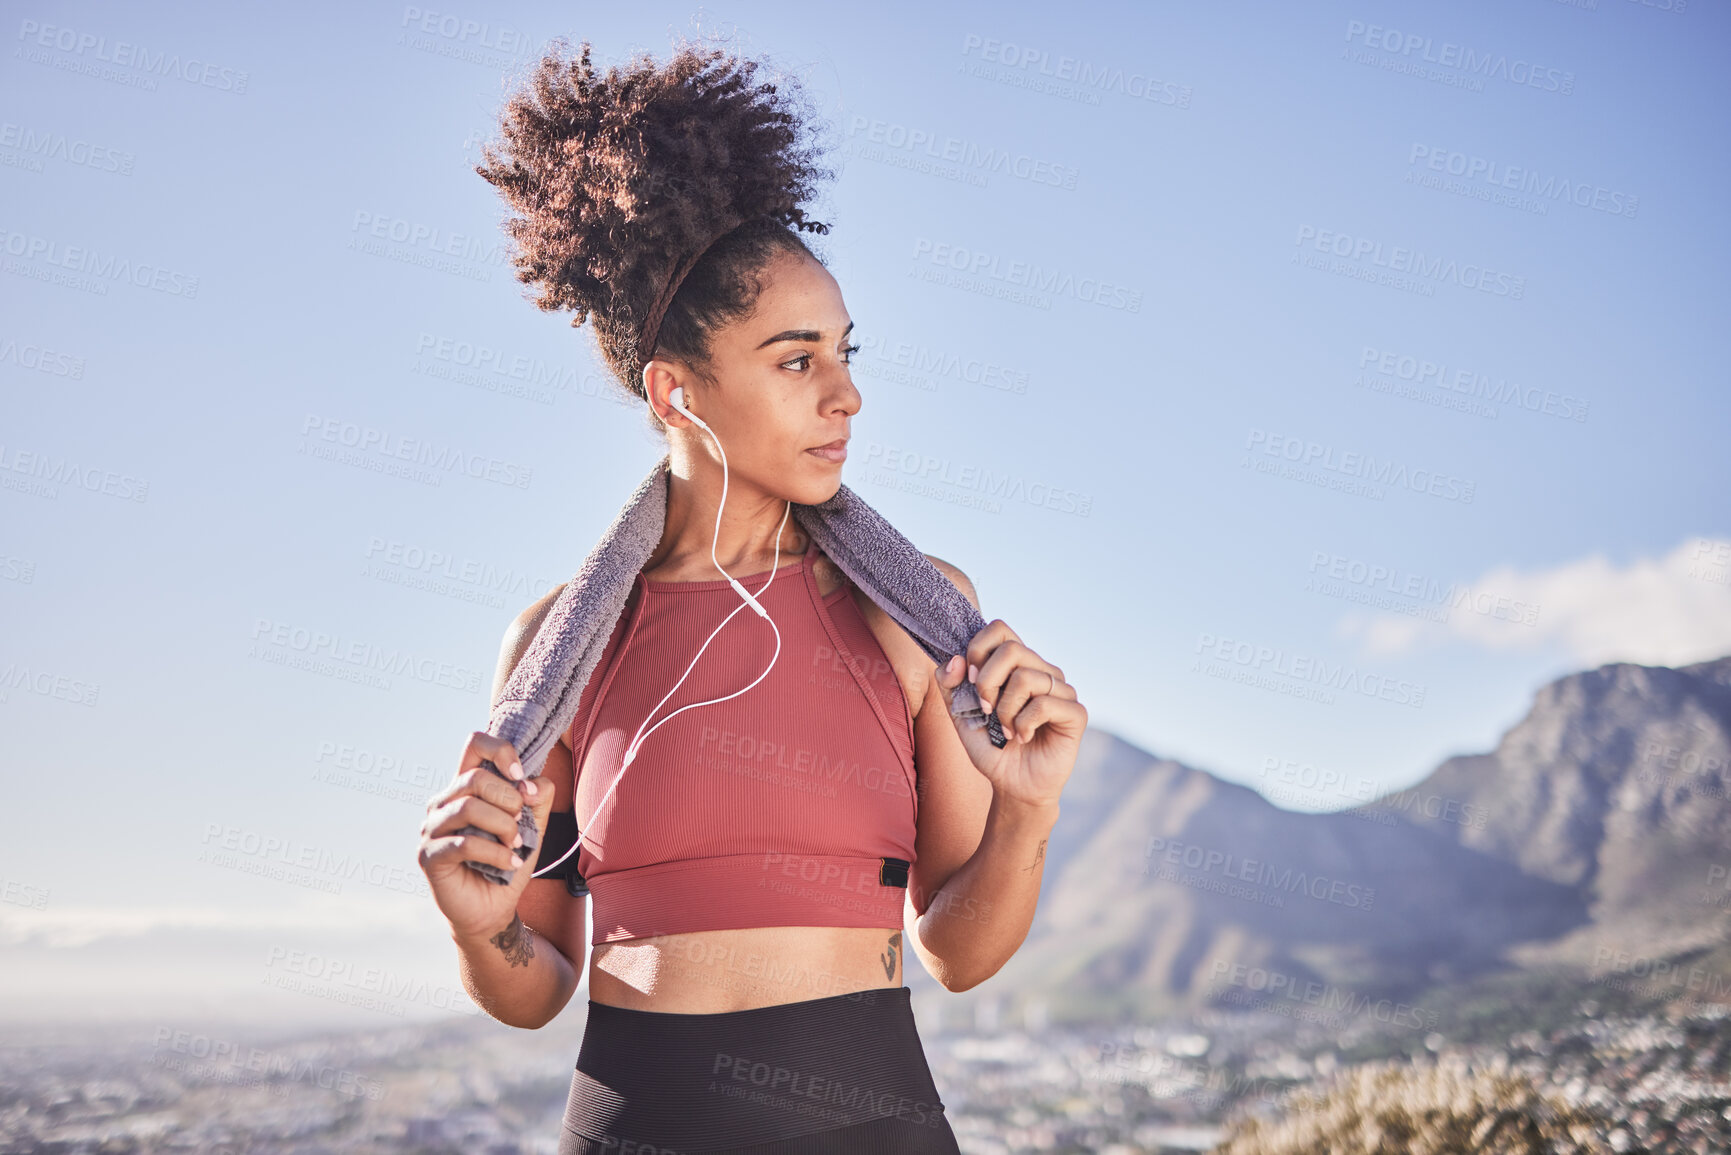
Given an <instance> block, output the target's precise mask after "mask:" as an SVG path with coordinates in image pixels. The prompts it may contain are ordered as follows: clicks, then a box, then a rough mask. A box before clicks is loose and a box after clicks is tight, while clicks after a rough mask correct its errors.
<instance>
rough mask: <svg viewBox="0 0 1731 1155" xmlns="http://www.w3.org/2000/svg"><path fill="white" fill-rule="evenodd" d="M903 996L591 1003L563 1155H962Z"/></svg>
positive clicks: (893, 990)
mask: <svg viewBox="0 0 1731 1155" xmlns="http://www.w3.org/2000/svg"><path fill="white" fill-rule="evenodd" d="M910 998H911V992H910V991H909V990H908V988H907V987H905V986H904V987H878V988H874V989H871V990H864V991H856V992H854V993H852V994H845V995H831V996H829V997H827V998H821V999H805V1000H803V1001H801V1002H796V1003H782V1004H779V1005H776V1006H769V1007H754V1008H752V1009H750V1010H744V1011H724V1012H721V1013H718V1014H707V1015H698V1014H672V1013H668V1012H664V1011H637V1010H627V1009H625V1008H623V1007H614V1006H609V1005H607V1004H606V1003H598V1002H596V1001H595V1000H593V999H591V1000H589V1017H588V1020H587V1021H586V1023H585V1026H584V1029H583V1045H582V1047H581V1048H580V1050H579V1051H578V1054H577V1070H576V1071H575V1073H574V1074H573V1075H572V1077H571V1098H570V1101H569V1102H568V1103H567V1104H566V1108H565V1128H564V1132H563V1134H562V1135H561V1137H560V1142H559V1155H687V1153H688V1152H703V1153H705V1155H820V1153H821V1155H855V1153H856V1152H857V1153H858V1155H960V1149H959V1148H958V1147H957V1146H956V1137H955V1133H954V1132H953V1131H951V1130H950V1124H949V1120H948V1119H947V1118H945V1116H944V1104H943V1101H942V1100H941V1099H940V1098H939V1097H938V1089H937V1086H936V1085H935V1084H934V1083H933V1082H932V1073H931V1069H930V1068H929V1067H928V1066H927V1065H926V1054H925V1050H924V1048H923V1047H922V1046H921V1045H920V1037H919V1032H918V1031H917V1029H916V1028H915V1025H914V1015H913V1007H912V1004H911V1003H910V1001H909V1000H910Z"/></svg>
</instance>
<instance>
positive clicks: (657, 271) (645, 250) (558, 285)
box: [475, 40, 835, 398]
mask: <svg viewBox="0 0 1731 1155" xmlns="http://www.w3.org/2000/svg"><path fill="white" fill-rule="evenodd" d="M567 50H568V44H567V42H565V41H564V40H559V41H555V42H554V46H553V48H552V49H551V50H550V51H549V52H548V53H547V54H546V55H545V56H543V57H542V59H541V60H540V62H539V63H538V64H537V65H535V66H534V69H533V72H532V74H531V76H530V77H529V79H528V81H527V82H526V83H525V84H524V85H523V86H522V87H521V88H520V89H518V90H517V91H516V92H514V93H513V94H512V95H511V96H510V97H509V99H508V100H507V101H506V103H505V106H504V109H503V111H502V113H501V115H500V132H501V139H499V140H496V141H492V142H489V143H488V144H487V145H486V146H484V148H483V149H482V157H483V163H481V164H479V165H476V166H475V172H476V173H478V174H479V175H480V176H481V177H482V178H483V179H485V180H486V181H488V182H489V183H491V184H492V185H494V186H495V187H496V188H497V189H498V190H499V192H500V193H501V194H502V195H503V197H504V199H505V201H506V202H507V204H508V205H509V206H510V208H511V209H512V210H514V213H515V214H516V215H512V216H509V217H508V218H507V220H506V222H505V229H506V232H507V233H508V234H509V236H510V237H511V240H512V242H513V244H512V247H513V249H514V252H513V253H512V262H513V264H514V265H515V266H516V269H517V274H516V275H517V279H518V280H519V281H522V282H523V283H525V284H538V285H539V286H540V290H539V294H538V295H537V296H536V297H535V304H536V305H537V306H538V307H539V308H541V309H542V310H545V311H548V312H552V311H555V310H561V309H570V310H573V311H574V312H575V313H576V316H575V317H573V318H572V321H571V325H572V327H573V328H576V327H580V326H581V325H582V324H583V323H584V321H586V320H589V319H590V318H591V316H593V320H594V332H595V335H596V342H597V344H598V345H599V347H600V350H601V354H602V357H603V359H604V360H605V361H606V363H607V366H608V368H609V369H610V370H611V372H612V373H613V375H614V377H615V378H616V379H617V380H618V381H619V383H620V384H621V385H623V386H624V387H625V388H626V389H627V390H629V391H630V392H631V393H632V394H634V395H636V396H637V397H640V398H642V397H644V391H643V366H644V365H645V364H646V363H647V361H648V359H649V358H648V357H645V356H643V355H642V353H641V352H640V350H639V345H640V343H641V341H642V340H643V338H644V336H645V332H646V329H648V327H649V326H650V325H652V324H653V320H654V319H653V316H652V312H653V310H654V307H655V305H656V304H657V298H658V297H659V296H660V295H661V294H662V293H663V292H664V290H665V288H666V287H667V285H668V283H669V278H670V277H671V276H672V275H673V274H674V272H675V270H676V268H677V267H679V266H680V265H681V264H682V263H683V262H687V261H689V260H690V258H691V257H692V256H693V255H694V254H695V253H696V252H697V250H698V249H700V248H701V247H702V246H704V245H705V244H709V243H710V242H711V241H712V240H713V241H714V243H713V244H709V248H708V249H707V250H706V251H705V252H704V253H703V255H702V257H701V258H700V259H699V260H698V261H697V263H696V264H695V265H694V266H692V268H691V269H690V271H689V272H688V273H687V274H686V275H685V278H684V280H683V281H682V282H681V283H680V285H679V289H678V292H677V293H676V294H675V295H674V297H673V300H672V302H671V303H670V304H668V305H667V308H666V315H665V317H664V318H663V319H662V320H661V322H660V328H659V330H658V331H657V334H656V337H657V339H656V342H655V347H654V349H653V350H651V353H652V354H653V355H655V356H660V357H665V358H669V359H675V360H678V361H680V362H681V363H683V364H685V365H686V366H688V367H689V368H690V369H691V370H692V371H693V372H695V373H696V374H698V375H699V376H700V377H701V378H702V379H704V380H705V381H711V382H713V380H714V377H713V375H712V373H711V372H710V367H709V362H710V353H711V348H712V346H711V338H712V336H713V334H714V333H715V332H716V331H717V330H718V329H719V328H721V327H722V326H724V325H726V324H727V323H728V322H730V321H733V320H735V319H737V318H739V317H742V316H745V315H746V314H748V313H750V312H751V310H752V309H753V307H754V306H755V304H756V301H757V297H758V295H759V294H760V293H761V292H762V287H763V278H762V274H763V271H764V269H765V267H766V266H768V265H769V264H770V263H771V262H772V261H773V260H774V259H775V258H777V257H779V256H781V255H783V254H804V255H805V256H807V257H810V258H812V259H814V260H818V261H819V262H820V263H822V262H821V258H819V257H818V256H817V255H816V254H815V253H813V252H812V251H811V250H810V249H809V248H807V247H806V244H805V242H804V241H803V240H802V239H801V238H800V236H799V232H814V233H820V234H821V233H827V232H828V231H829V226H828V225H826V224H823V223H821V222H818V221H814V220H811V219H810V218H809V217H808V216H807V215H806V213H805V211H804V210H803V209H802V208H801V207H800V204H801V202H803V201H805V200H806V199H808V198H809V197H810V196H811V195H812V193H813V190H814V186H815V184H816V183H817V182H818V181H819V180H821V179H828V178H831V177H833V176H834V175H835V174H834V172H833V171H831V170H829V169H826V168H820V167H818V166H817V163H816V160H817V156H818V149H817V147H816V145H815V144H814V143H813V142H812V139H811V136H810V133H809V129H808V120H809V117H806V116H802V115H800V114H801V113H802V112H803V111H804V106H803V99H802V98H801V95H800V91H799V88H798V86H797V84H796V83H794V82H793V81H792V80H791V79H788V78H781V82H780V83H776V84H772V83H762V82H758V83H754V81H753V77H754V74H755V72H756V70H757V68H758V65H757V63H756V62H754V61H750V60H742V59H740V58H739V57H738V56H736V55H734V54H732V53H729V52H726V51H724V50H721V49H718V48H697V47H692V46H690V45H686V46H683V47H681V48H679V49H677V50H676V51H675V52H674V53H673V55H672V56H671V58H670V59H669V60H668V61H667V63H666V64H665V65H657V64H656V63H655V61H654V60H653V59H652V58H651V57H650V55H649V54H648V53H647V52H644V53H640V54H639V55H637V56H636V57H634V58H633V59H632V60H631V61H630V62H629V63H628V64H627V65H626V66H625V67H618V66H615V67H612V68H609V69H608V70H607V73H606V74H605V75H604V76H597V75H596V72H595V69H594V67H593V66H592V65H591V64H590V61H589V55H590V46H589V42H588V41H584V42H583V44H582V51H581V55H580V56H579V57H578V58H577V59H576V60H568V59H566V58H565V54H566V51H567ZM790 225H791V226H793V228H792V229H790V228H789V227H788V226H790ZM794 230H798V231H797V232H796V231H794ZM718 234H719V239H716V238H717V237H718Z"/></svg>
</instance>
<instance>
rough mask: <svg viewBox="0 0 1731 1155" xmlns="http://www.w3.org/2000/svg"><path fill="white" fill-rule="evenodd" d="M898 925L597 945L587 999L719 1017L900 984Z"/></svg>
mask: <svg viewBox="0 0 1731 1155" xmlns="http://www.w3.org/2000/svg"><path fill="white" fill-rule="evenodd" d="M902 939H903V934H902V930H901V928H900V927H883V928H879V927H857V926H762V927H747V928H742V929H736V930H703V931H692V932H690V933H686V934H664V935H657V936H655V937H653V938H641V939H628V940H625V941H622V942H604V943H597V944H595V945H594V946H592V947H590V949H589V997H590V998H591V999H592V1000H594V1001H595V1002H598V1003H604V1004H606V1005H608V1006H614V1007H624V1008H626V1009H628V1010H642V1011H664V1012H669V1013H674V1014H716V1013H720V1012H723V1011H743V1010H750V1009H752V1008H754V1007H767V1006H775V1005H778V1004H781V1003H792V1002H800V1001H802V1000H805V999H821V998H827V997H828V996H830V995H842V994H852V993H854V992H856V991H863V990H870V989H873V988H877V987H899V986H901V985H902Z"/></svg>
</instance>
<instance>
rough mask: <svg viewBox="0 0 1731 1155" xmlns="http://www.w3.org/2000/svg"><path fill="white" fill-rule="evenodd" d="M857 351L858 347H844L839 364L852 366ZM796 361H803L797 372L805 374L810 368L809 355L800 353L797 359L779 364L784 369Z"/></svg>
mask: <svg viewBox="0 0 1731 1155" xmlns="http://www.w3.org/2000/svg"><path fill="white" fill-rule="evenodd" d="M859 350H860V347H859V346H858V345H848V346H846V347H844V348H843V349H842V362H841V363H842V364H843V365H851V364H853V355H854V354H855V353H858V352H859ZM798 361H804V362H805V364H804V365H801V366H800V368H799V372H801V373H803V372H805V370H806V369H808V368H810V366H811V354H810V353H801V354H800V355H799V356H797V357H794V358H792V359H790V360H787V361H783V362H782V363H781V367H782V368H783V369H785V368H787V367H788V366H789V365H792V364H794V363H795V362H798Z"/></svg>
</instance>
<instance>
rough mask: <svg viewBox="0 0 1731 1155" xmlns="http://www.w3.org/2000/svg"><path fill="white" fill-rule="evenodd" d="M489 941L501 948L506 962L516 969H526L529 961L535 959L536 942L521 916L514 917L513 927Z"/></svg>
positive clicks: (512, 919)
mask: <svg viewBox="0 0 1731 1155" xmlns="http://www.w3.org/2000/svg"><path fill="white" fill-rule="evenodd" d="M489 941H490V942H492V944H493V945H494V946H496V947H498V948H499V951H500V953H501V954H503V955H504V956H505V961H506V962H508V963H510V964H511V965H512V966H514V967H526V966H528V965H529V960H530V959H532V958H534V957H535V941H534V939H533V938H532V937H531V936H530V933H529V928H528V927H526V926H524V925H523V917H522V916H521V915H512V916H511V925H510V926H508V927H506V928H505V929H504V930H502V931H500V932H499V933H498V934H496V935H494V936H493V937H492V938H491V939H490V940H489Z"/></svg>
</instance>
